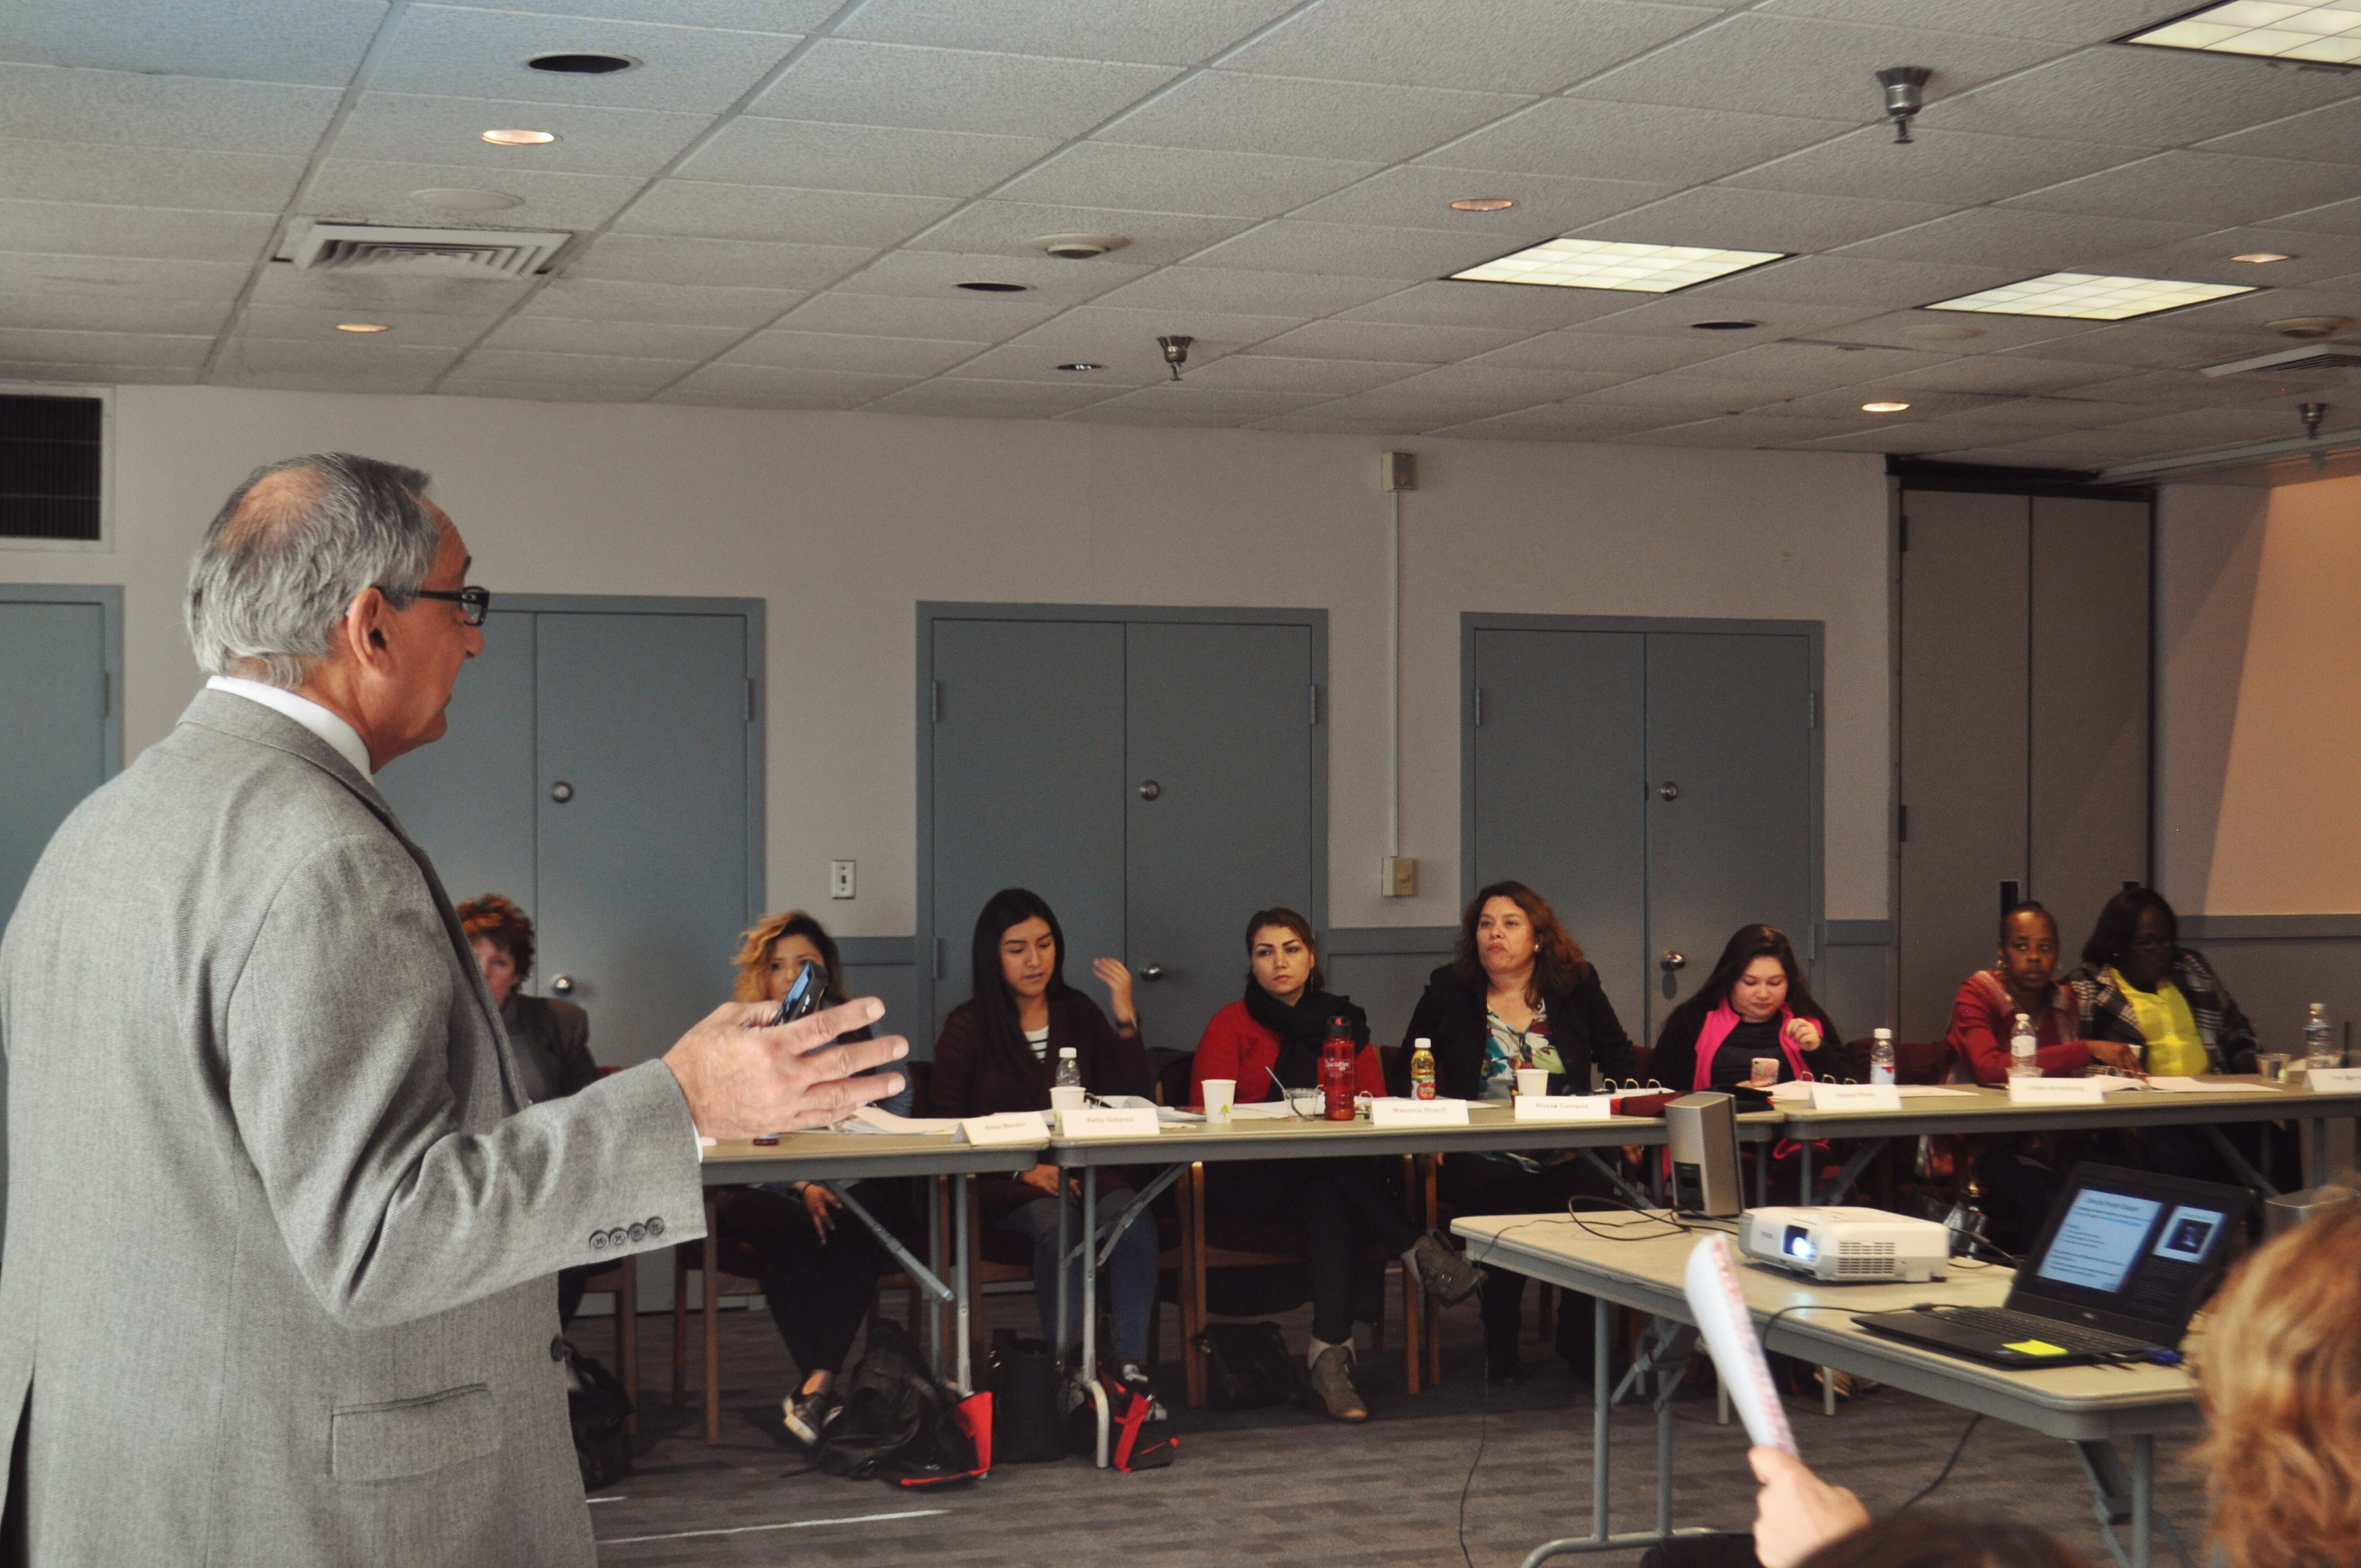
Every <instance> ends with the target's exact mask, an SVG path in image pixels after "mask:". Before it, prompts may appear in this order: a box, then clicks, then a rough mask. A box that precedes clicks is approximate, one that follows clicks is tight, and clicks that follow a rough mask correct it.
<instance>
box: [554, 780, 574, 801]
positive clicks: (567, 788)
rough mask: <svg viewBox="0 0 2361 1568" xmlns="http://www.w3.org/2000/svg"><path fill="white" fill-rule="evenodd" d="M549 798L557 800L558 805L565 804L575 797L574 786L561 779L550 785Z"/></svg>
mask: <svg viewBox="0 0 2361 1568" xmlns="http://www.w3.org/2000/svg"><path fill="white" fill-rule="evenodd" d="M549 798H550V799H552V800H554V801H555V802H557V804H558V805H560V806H564V805H565V804H566V802H567V801H569V800H572V799H573V798H574V786H573V785H572V784H567V783H566V781H565V780H564V779H560V780H558V781H557V782H556V783H555V784H551V785H550V786H549Z"/></svg>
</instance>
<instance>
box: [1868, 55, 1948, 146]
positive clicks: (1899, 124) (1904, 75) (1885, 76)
mask: <svg viewBox="0 0 2361 1568" xmlns="http://www.w3.org/2000/svg"><path fill="white" fill-rule="evenodd" d="M1934 74H1935V73H1934V72H1933V71H1929V70H1927V68H1926V67H1925V66H1923V65H1892V66H1888V67H1886V68H1885V69H1884V70H1883V71H1879V72H1878V73H1877V81H1878V85H1880V86H1882V87H1883V88H1884V89H1885V113H1886V115H1887V117H1888V118H1890V119H1891V120H1893V122H1894V142H1895V143H1896V144H1897V145H1900V144H1903V143H1906V142H1908V141H1909V139H1910V120H1911V116H1912V115H1916V114H1917V113H1918V111H1919V110H1921V109H1923V108H1925V107H1926V106H1927V79H1928V78H1929V77H1931V76H1933V75H1934Z"/></svg>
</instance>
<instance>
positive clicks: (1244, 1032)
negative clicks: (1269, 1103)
mask: <svg viewBox="0 0 2361 1568" xmlns="http://www.w3.org/2000/svg"><path fill="white" fill-rule="evenodd" d="M1278 1065H1279V1036H1277V1035H1275V1034H1273V1033H1271V1032H1270V1031H1269V1030H1268V1029H1266V1028H1264V1027H1263V1026H1262V1025H1260V1024H1257V1023H1256V1022H1255V1021H1254V1016H1253V1014H1249V1013H1248V1012H1247V1011H1246V1003H1243V1002H1233V1003H1230V1004H1229V1005H1228V1006H1227V1007H1224V1008H1223V1009H1222V1010H1221V1011H1220V1012H1219V1013H1216V1014H1213V1021H1212V1022H1211V1023H1209V1024H1207V1025H1205V1034H1204V1037H1203V1038H1202V1039H1200V1040H1199V1041H1198V1042H1197V1059H1196V1061H1195V1063H1194V1065H1192V1066H1191V1068H1190V1069H1189V1103H1190V1104H1191V1105H1197V1106H1202V1105H1203V1104H1204V1103H1205V1080H1207V1079H1209V1078H1234V1079H1235V1080H1237V1082H1238V1102H1239V1103H1240V1104H1242V1105H1243V1104H1248V1103H1251V1102H1254V1101H1257V1100H1268V1099H1270V1098H1271V1097H1272V1095H1273V1093H1274V1092H1275V1091H1274V1090H1273V1089H1272V1087H1271V1081H1270V1069H1272V1068H1275V1067H1277V1066H1278ZM1353 1085H1354V1089H1355V1091H1356V1092H1359V1093H1365V1094H1383V1093H1384V1092H1385V1091H1386V1069H1385V1067H1384V1065H1383V1064H1382V1063H1381V1062H1380V1061H1379V1060H1378V1048H1377V1047H1375V1046H1363V1047H1361V1050H1360V1054H1359V1055H1358V1056H1356V1057H1355V1058H1353Z"/></svg>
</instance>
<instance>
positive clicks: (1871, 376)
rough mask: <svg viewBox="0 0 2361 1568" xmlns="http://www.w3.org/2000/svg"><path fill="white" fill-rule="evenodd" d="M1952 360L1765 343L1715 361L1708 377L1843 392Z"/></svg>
mask: <svg viewBox="0 0 2361 1568" xmlns="http://www.w3.org/2000/svg"><path fill="white" fill-rule="evenodd" d="M1950 357H1951V356H1949V355H1948V354H1927V353H1922V352H1918V351H1916V350H1912V349H1905V348H1868V347H1862V346H1861V345H1854V344H1835V343H1807V342H1789V343H1766V344H1763V345H1760V346H1758V347H1754V348H1746V349H1741V350H1740V351H1739V352H1738V353H1736V354H1731V355H1727V356H1724V357H1722V358H1719V359H1717V360H1715V361H1714V362H1713V369H1712V374H1714V375H1716V376H1735V377H1739V378H1742V379H1746V380H1759V381H1780V382H1810V383H1812V384H1814V385H1816V386H1821V387H1844V386H1850V385H1851V384H1853V383H1854V382H1856V381H1873V380H1878V379H1881V378H1884V377H1887V376H1898V375H1901V374H1902V373H1903V372H1905V371H1907V370H1926V369H1930V368H1932V367H1935V366H1938V365H1940V364H1943V363H1944V362H1945V361H1947V360H1948V359H1949V358H1950Z"/></svg>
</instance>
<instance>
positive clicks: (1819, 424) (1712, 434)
mask: <svg viewBox="0 0 2361 1568" xmlns="http://www.w3.org/2000/svg"><path fill="white" fill-rule="evenodd" d="M1869 417H1870V416H1869V415H1867V414H1855V415H1854V416H1853V417H1852V418H1851V419H1849V420H1847V419H1799V418H1790V417H1785V416H1782V415H1779V414H1768V413H1741V414H1730V415H1726V416H1724V417H1723V418H1720V419H1710V420H1700V421H1698V422H1697V423H1695V424H1676V425H1670V426H1667V427H1665V428H1664V429H1662V430H1653V431H1644V432H1642V433H1639V434H1636V435H1627V436H1623V437H1620V439H1621V440H1623V441H1626V442H1629V443H1630V444H1632V445H1634V446H1706V447H1738V448H1741V449H1744V448H1750V447H1751V448H1754V449H1757V450H1774V451H1775V450H1778V449H1780V448H1786V447H1796V446H1802V445H1804V444H1806V443H1808V442H1817V441H1821V440H1823V439H1825V438H1826V437H1828V436H1841V435H1844V434H1846V433H1848V432H1851V431H1857V430H1859V429H1860V428H1861V421H1862V420H1864V419H1867V418H1869ZM1878 450H1883V448H1879V449H1878Z"/></svg>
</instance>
